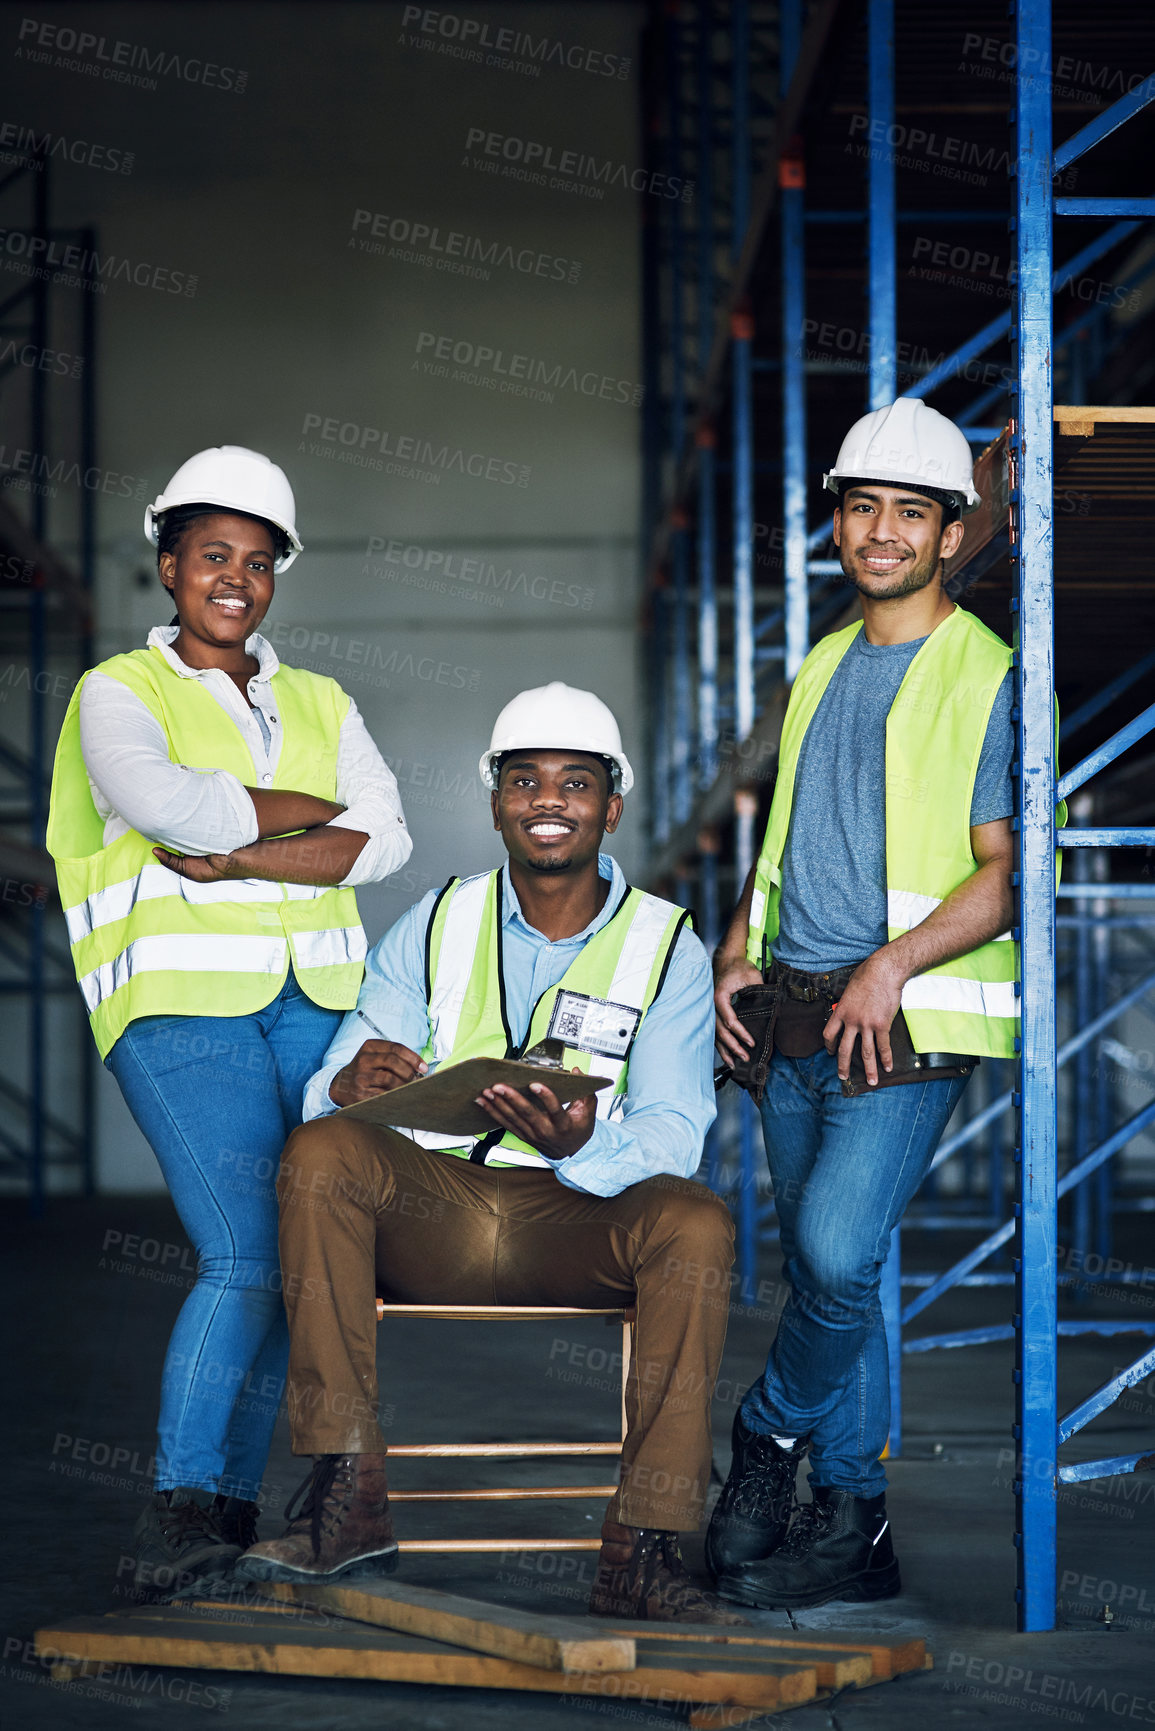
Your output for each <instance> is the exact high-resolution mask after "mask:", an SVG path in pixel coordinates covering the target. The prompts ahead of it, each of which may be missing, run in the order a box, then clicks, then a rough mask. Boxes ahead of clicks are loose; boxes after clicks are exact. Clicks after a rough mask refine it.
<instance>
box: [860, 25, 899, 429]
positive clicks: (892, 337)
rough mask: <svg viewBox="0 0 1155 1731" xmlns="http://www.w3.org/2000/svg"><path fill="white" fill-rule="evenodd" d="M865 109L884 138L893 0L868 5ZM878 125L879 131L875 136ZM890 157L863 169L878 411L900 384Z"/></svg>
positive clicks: (889, 112)
mask: <svg viewBox="0 0 1155 1731" xmlns="http://www.w3.org/2000/svg"><path fill="white" fill-rule="evenodd" d="M867 43H868V46H867V61H866V68H867V69H866V84H867V105H868V108H869V112H870V135H871V137H872V138H879V137H882V138H885V137H887V136H888V134H889V132H890V129H891V127H892V126H893V125H894V0H869V5H868V11H867ZM876 126H877V127H880V128H881V131H876V130H875V129H876ZM896 209H897V205H896V201H895V195H894V153H893V151H882V150H872V151H871V153H870V162H869V167H868V170H867V215H868V221H867V249H868V253H869V285H870V286H869V305H868V309H867V319H868V324H869V331H870V401H869V403H868V405H867V406H868V408H871V409H881V408H884V407H885V406H886V404H887V403H891V402H893V401H894V397H895V391H896V385H897V380H898V351H897V313H896V304H897V303H896V295H897V282H896V272H895V233H894V219H895V211H896Z"/></svg>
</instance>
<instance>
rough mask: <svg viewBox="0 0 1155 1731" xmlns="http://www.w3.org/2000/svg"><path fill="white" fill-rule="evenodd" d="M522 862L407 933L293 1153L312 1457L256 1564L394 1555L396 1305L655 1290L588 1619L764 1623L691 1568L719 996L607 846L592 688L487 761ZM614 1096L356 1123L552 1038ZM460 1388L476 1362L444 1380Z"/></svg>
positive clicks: (308, 1112) (301, 1571)
mask: <svg viewBox="0 0 1155 1731" xmlns="http://www.w3.org/2000/svg"><path fill="white" fill-rule="evenodd" d="M480 770H481V777H482V780H483V781H484V783H485V785H486V787H487V788H488V789H489V790H490V795H491V800H492V808H493V826H494V828H495V829H496V830H499V831H500V833H501V839H502V842H503V844H504V846H505V849H506V852H507V854H508V858H507V860H506V862H505V864H504V865H503V866H502V867H501V869H500V870H498V871H492V872H482V873H481V874H479V875H478V876H476V877H468V878H452V879H450V881H449V883H448V884H447V885H446V887H445V889H443V890H442V891H441V892H440V894H432V893H431V894H429V895H427V896H425V897H424V898H423V899H422V900H421V901H419V902H418V903H417V905H416V906H415V907H413V908H411V909H410V911H409V912H408V913H407V914H405V915H404V916H403V917H402V918H401V919H400V920H399V921H398V922H397V924H396V925H395V926H393V927H392V928H391V930H389V931H388V932H386V934H385V936H384V937H383V938H382V939H381V941H380V943H379V944H378V945H377V947H376V949H375V950H374V951H373V952H372V954H371V955H370V956H369V959H368V961H367V963H366V970H365V982H364V985H363V986H362V989H361V995H360V998H359V999H358V1009H357V1012H355V1013H352V1014H350V1015H348V1016H346V1018H345V1020H344V1022H343V1023H342V1025H341V1028H340V1029H339V1031H338V1033H337V1035H336V1037H335V1038H334V1040H333V1041H332V1043H331V1045H330V1047H329V1050H328V1052H327V1053H326V1055H325V1060H324V1063H323V1065H322V1067H321V1069H320V1070H319V1071H318V1072H317V1074H316V1075H315V1076H314V1077H313V1079H312V1081H311V1082H310V1084H309V1087H308V1089H307V1090H306V1098H305V1117H306V1119H308V1120H311V1121H310V1122H307V1123H306V1124H305V1125H304V1126H303V1128H302V1129H300V1130H297V1131H295V1132H294V1133H293V1135H292V1136H291V1137H290V1138H289V1142H288V1145H287V1147H286V1149H285V1156H284V1160H283V1162H282V1166H281V1176H280V1181H279V1191H280V1198H281V1264H282V1267H283V1268H284V1270H285V1302H286V1306H287V1309H288V1314H289V1332H290V1340H291V1347H290V1368H289V1420H290V1428H291V1433H292V1447H293V1452H294V1453H295V1454H300V1455H309V1454H311V1455H312V1456H313V1457H314V1463H313V1467H312V1470H311V1472H310V1474H309V1476H308V1478H307V1479H306V1480H305V1483H304V1484H303V1485H302V1486H301V1489H300V1491H299V1493H298V1497H297V1499H295V1500H294V1506H291V1507H290V1510H289V1525H288V1529H287V1531H286V1532H285V1534H284V1535H283V1536H282V1537H281V1538H279V1539H272V1540H269V1541H267V1542H265V1543H263V1544H259V1545H257V1546H255V1547H254V1548H253V1549H252V1550H250V1551H249V1552H248V1553H247V1555H246V1556H245V1557H244V1558H243V1560H242V1562H241V1563H240V1565H239V1571H240V1574H241V1576H242V1577H243V1578H248V1579H250V1580H258V1581H269V1580H273V1581H305V1582H308V1581H318V1580H319V1581H332V1580H335V1579H337V1578H339V1577H341V1576H345V1575H348V1574H350V1573H359V1572H364V1571H366V1570H367V1571H368V1572H370V1573H374V1572H382V1571H386V1570H389V1569H391V1568H393V1567H394V1566H395V1564H396V1560H397V1541H396V1538H395V1537H394V1533H393V1522H392V1516H391V1513H390V1509H389V1503H388V1496H387V1492H386V1484H385V1464H386V1462H385V1439H384V1437H383V1435H382V1433H381V1430H380V1427H379V1425H378V1422H377V1369H376V1359H375V1347H376V1341H375V1336H376V1320H375V1298H376V1295H377V1291H378V1289H381V1290H382V1291H384V1292H385V1293H387V1294H388V1295H389V1296H390V1297H391V1298H394V1299H399V1300H402V1301H407V1302H413V1303H426V1304H427V1303H461V1304H557V1305H590V1306H598V1305H618V1304H621V1305H633V1306H635V1307H636V1310H637V1322H636V1324H635V1329H636V1333H635V1350H634V1353H633V1355H632V1358H631V1362H630V1373H629V1377H628V1379H627V1382H626V1391H625V1399H626V1421H627V1428H626V1438H625V1441H624V1443H623V1445H622V1465H621V1484H620V1488H619V1489H618V1491H617V1492H616V1494H615V1495H614V1497H613V1498H612V1500H611V1503H610V1506H609V1509H608V1511H607V1516H606V1520H605V1524H604V1525H603V1527H602V1547H601V1556H600V1558H599V1560H598V1569H597V1574H596V1577H595V1580H594V1586H593V1593H592V1597H591V1602H590V1609H591V1610H592V1611H594V1612H595V1613H597V1614H600V1615H603V1616H615V1617H623V1616H637V1617H645V1618H648V1619H655V1618H656V1619H658V1620H660V1621H671V1622H691V1623H701V1622H711V1623H734V1622H741V1620H742V1619H741V1618H740V1617H736V1616H735V1614H734V1613H733V1612H732V1611H730V1610H729V1609H728V1608H727V1607H726V1606H724V1605H722V1604H720V1603H719V1602H718V1600H717V1599H715V1598H714V1597H713V1596H712V1595H711V1594H709V1593H704V1592H701V1591H700V1590H699V1589H698V1588H697V1587H696V1586H695V1585H694V1583H693V1582H692V1581H691V1580H690V1578H689V1576H688V1575H687V1574H686V1572H685V1569H684V1567H683V1565H682V1561H681V1557H680V1555H679V1551H678V1535H679V1533H680V1532H686V1531H689V1532H692V1531H694V1530H695V1529H696V1528H697V1527H698V1526H699V1524H700V1521H701V1517H702V1513H703V1509H704V1506H705V1497H706V1488H707V1485H708V1483H709V1478H710V1397H711V1394H712V1392H713V1387H714V1380H715V1377H716V1376H717V1371H718V1362H719V1359H720V1357H721V1353H722V1342H723V1338H724V1336H725V1332H726V1311H727V1306H726V1303H725V1301H724V1300H723V1301H722V1302H719V1299H718V1294H719V1292H722V1293H725V1292H726V1291H727V1289H728V1277H729V1270H730V1263H731V1261H732V1258H733V1244H734V1228H733V1223H732V1221H731V1219H730V1216H729V1214H728V1213H727V1211H726V1208H725V1206H724V1205H723V1203H721V1202H720V1201H719V1200H718V1198H717V1197H716V1196H713V1195H711V1193H710V1192H709V1191H708V1190H706V1189H705V1188H704V1187H703V1186H702V1185H699V1184H691V1183H689V1182H687V1180H688V1179H689V1178H690V1177H691V1175H692V1174H693V1173H694V1172H695V1171H696V1169H697V1166H698V1163H699V1160H700V1159H701V1154H702V1143H703V1140H704V1137H705V1134H706V1131H707V1130H708V1129H709V1127H710V1125H711V1123H712V1122H713V1119H714V1088H713V1078H712V1048H713V1043H714V1007H713V1002H712V998H711V988H710V967H709V962H708V960H707V957H706V953H705V951H704V950H703V948H702V945H701V944H700V942H699V941H698V939H697V938H696V937H695V936H694V934H693V932H692V931H691V930H690V929H689V924H688V916H687V915H686V913H685V912H684V911H683V909H681V908H678V907H675V906H673V905H672V904H671V903H670V902H664V901H661V900H659V899H658V897H656V896H651V895H647V894H645V893H644V892H643V891H641V890H636V889H631V888H630V886H629V884H627V882H626V880H625V878H624V877H623V876H622V873H621V869H620V867H619V866H618V865H617V863H616V862H615V861H614V860H612V859H611V858H610V857H609V856H608V855H607V854H603V853H602V852H601V851H600V850H601V843H602V838H603V836H604V835H606V834H607V833H612V832H613V831H614V830H615V829H616V828H617V826H618V821H619V819H620V817H621V813H622V797H623V795H624V794H627V793H628V792H629V790H630V786H631V784H632V782H633V773H632V771H631V769H630V765H629V762H628V761H627V759H626V755H625V753H624V752H623V750H622V744H621V737H620V735H619V732H618V725H617V722H616V721H615V720H614V717H613V715H612V714H611V713H610V711H609V710H608V709H607V708H606V706H605V704H604V703H602V702H601V700H600V699H599V698H597V697H595V696H594V695H593V693H592V692H588V691H575V690H572V689H571V688H570V687H569V686H567V685H562V684H559V683H555V684H553V685H547V686H543V687H541V688H540V689H538V690H534V691H523V692H522V693H521V695H520V696H519V697H515V698H514V699H513V701H512V702H511V703H509V704H507V705H506V707H505V709H504V710H503V711H502V712H501V714H500V715H499V716H498V718H497V722H496V725H495V727H494V731H493V737H492V739H491V741H490V745H489V748H488V750H487V751H485V752H484V753H483V754H482V758H481V764H480ZM546 1039H550V1040H555V1041H557V1042H558V1043H559V1044H560V1045H561V1046H562V1047H564V1048H565V1050H564V1053H563V1056H562V1063H563V1066H564V1068H565V1069H567V1070H569V1069H574V1068H576V1069H580V1070H584V1071H592V1072H593V1073H594V1074H596V1075H598V1076H602V1077H606V1078H607V1079H608V1080H609V1081H610V1083H611V1086H610V1087H608V1088H606V1089H604V1090H603V1091H602V1092H600V1093H599V1094H597V1096H596V1097H595V1098H586V1099H583V1100H578V1101H575V1102H574V1103H573V1104H572V1105H570V1106H563V1105H562V1104H561V1103H560V1102H559V1100H558V1098H557V1096H556V1095H555V1094H554V1092H553V1091H552V1090H551V1088H550V1087H549V1086H548V1080H547V1078H548V1072H543V1075H542V1080H541V1082H539V1083H533V1084H532V1085H531V1087H530V1089H529V1091H528V1092H526V1093H522V1092H520V1091H519V1090H518V1089H515V1088H511V1087H508V1086H505V1085H502V1084H501V1083H500V1082H498V1083H496V1084H495V1085H494V1086H492V1087H489V1088H486V1089H484V1090H483V1092H482V1094H481V1095H480V1096H479V1098H478V1100H477V1104H478V1105H479V1106H481V1107H482V1108H483V1109H484V1111H485V1113H486V1114H487V1116H488V1118H489V1120H490V1121H491V1123H492V1125H493V1128H492V1130H491V1131H489V1132H488V1133H486V1134H483V1135H481V1136H477V1137H471V1136H468V1135H464V1134H462V1133H460V1132H458V1133H457V1134H456V1135H437V1134H434V1133H433V1132H430V1131H422V1130H406V1131H399V1130H393V1129H386V1128H383V1127H382V1126H380V1125H377V1124H373V1123H369V1122H367V1121H364V1120H362V1119H358V1118H352V1117H349V1116H347V1115H339V1116H332V1114H334V1113H336V1110H337V1107H338V1106H350V1105H354V1104H356V1103H357V1102H358V1101H361V1100H366V1099H368V1098H369V1097H370V1096H371V1095H375V1094H384V1093H388V1092H389V1091H390V1090H391V1089H393V1088H397V1087H399V1086H401V1085H403V1084H404V1083H407V1082H412V1081H413V1080H414V1079H415V1078H416V1077H418V1076H419V1075H423V1074H425V1073H426V1071H427V1070H428V1069H430V1068H432V1067H433V1066H434V1065H435V1064H436V1065H439V1066H441V1067H442V1068H445V1067H447V1066H450V1065H453V1064H459V1063H462V1062H463V1061H465V1060H466V1059H469V1058H505V1057H514V1056H520V1055H521V1054H522V1053H524V1052H525V1051H527V1050H529V1049H532V1048H534V1047H536V1046H537V1045H538V1044H539V1043H540V1042H541V1041H543V1040H546ZM435 1380H436V1381H437V1382H438V1383H439V1385H442V1386H443V1387H444V1389H445V1392H446V1398H447V1399H450V1400H452V1377H451V1376H449V1375H448V1374H447V1373H446V1372H443V1371H442V1372H438V1373H435Z"/></svg>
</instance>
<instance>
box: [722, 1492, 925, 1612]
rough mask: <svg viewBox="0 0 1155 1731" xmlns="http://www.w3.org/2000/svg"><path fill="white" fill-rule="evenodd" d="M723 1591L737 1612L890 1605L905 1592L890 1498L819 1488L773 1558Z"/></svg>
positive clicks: (740, 1572)
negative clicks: (850, 1603)
mask: <svg viewBox="0 0 1155 1731" xmlns="http://www.w3.org/2000/svg"><path fill="white" fill-rule="evenodd" d="M718 1591H719V1593H721V1595H722V1597H723V1598H724V1599H732V1600H734V1601H736V1602H737V1603H738V1604H739V1605H757V1606H758V1607H759V1609H760V1610H763V1611H793V1610H798V1609H800V1608H802V1607H804V1606H807V1605H825V1604H826V1602H827V1600H828V1599H852V1600H853V1599H892V1598H893V1597H894V1595H895V1594H896V1593H899V1592H901V1591H902V1582H901V1580H900V1579H899V1573H898V1564H897V1562H896V1561H895V1556H894V1550H893V1548H892V1546H891V1542H890V1522H889V1521H888V1520H887V1518H886V1498H885V1497H884V1496H879V1497H856V1496H855V1495H854V1493H853V1491H840V1490H835V1489H833V1488H832V1487H830V1486H826V1485H816V1486H815V1487H814V1501H813V1502H812V1503H807V1504H806V1505H805V1506H804V1507H803V1508H801V1509H799V1511H798V1515H797V1518H796V1519H795V1521H794V1524H793V1526H792V1527H791V1528H790V1531H789V1533H788V1534H787V1537H786V1541H785V1543H784V1544H783V1545H781V1546H780V1548H779V1549H778V1550H777V1551H776V1552H775V1554H774V1555H773V1556H772V1557H767V1558H766V1559H765V1560H764V1561H762V1562H758V1563H745V1564H743V1565H742V1567H740V1568H737V1569H733V1570H731V1572H730V1573H729V1574H727V1575H724V1576H722V1577H721V1579H720V1580H719V1582H718Z"/></svg>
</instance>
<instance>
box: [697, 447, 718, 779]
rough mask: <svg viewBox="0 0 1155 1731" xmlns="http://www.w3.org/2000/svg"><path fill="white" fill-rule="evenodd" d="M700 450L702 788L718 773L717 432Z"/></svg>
mask: <svg viewBox="0 0 1155 1731" xmlns="http://www.w3.org/2000/svg"><path fill="white" fill-rule="evenodd" d="M697 446H698V524H697V537H698V548H697V552H698V786H699V787H701V788H707V787H709V786H710V785H711V783H712V782H713V780H714V777H715V776H716V775H717V773H718V590H717V581H716V567H715V557H714V546H715V543H714V537H715V534H716V528H715V522H714V486H715V474H714V469H715V461H714V430H713V428H712V427H700V428H699V429H698V433H697Z"/></svg>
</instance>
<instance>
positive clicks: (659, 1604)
mask: <svg viewBox="0 0 1155 1731" xmlns="http://www.w3.org/2000/svg"><path fill="white" fill-rule="evenodd" d="M590 1614H591V1616H594V1617H636V1618H637V1619H638V1620H639V1621H641V1622H647V1623H729V1624H736V1623H741V1624H743V1625H745V1623H746V1619H745V1618H744V1617H736V1616H735V1615H734V1613H733V1612H732V1611H730V1610H728V1609H727V1607H726V1606H725V1605H723V1603H722V1601H721V1600H720V1599H716V1598H715V1597H714V1595H713V1593H706V1592H703V1591H702V1589H701V1588H700V1587H696V1586H695V1585H694V1583H693V1581H692V1580H691V1579H690V1577H689V1575H688V1574H687V1573H686V1565H685V1563H683V1561H682V1554H681V1552H680V1551H679V1549H678V1535H677V1533H664V1532H659V1531H658V1530H657V1529H656V1528H654V1527H624V1526H622V1525H621V1523H620V1522H618V1521H606V1522H605V1524H604V1525H603V1527H602V1548H601V1554H600V1556H599V1557H598V1572H597V1574H596V1575H595V1576H594V1584H593V1591H592V1592H591V1593H590Z"/></svg>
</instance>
